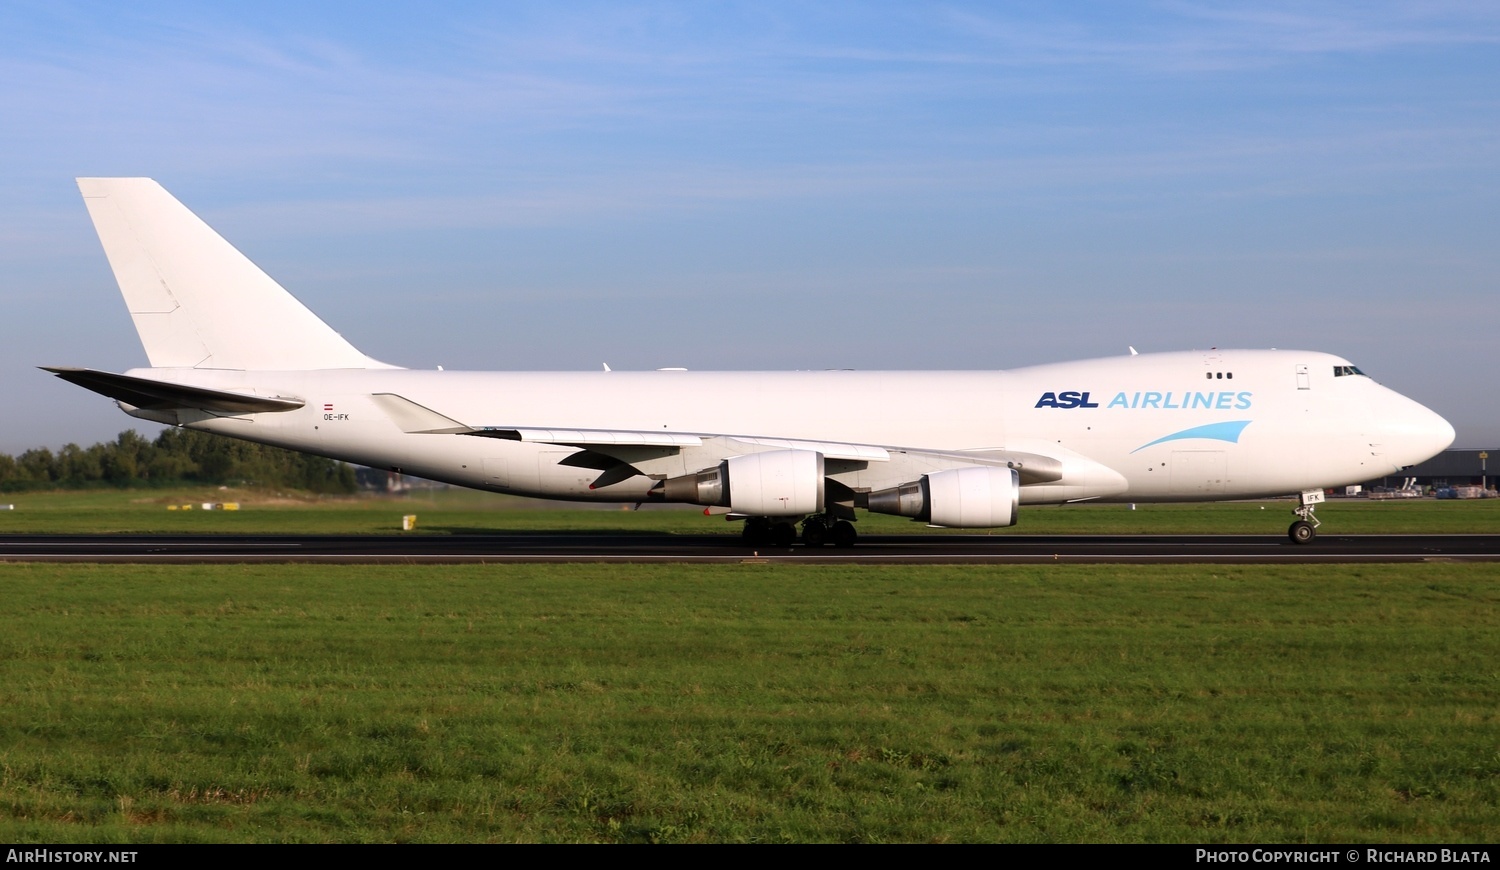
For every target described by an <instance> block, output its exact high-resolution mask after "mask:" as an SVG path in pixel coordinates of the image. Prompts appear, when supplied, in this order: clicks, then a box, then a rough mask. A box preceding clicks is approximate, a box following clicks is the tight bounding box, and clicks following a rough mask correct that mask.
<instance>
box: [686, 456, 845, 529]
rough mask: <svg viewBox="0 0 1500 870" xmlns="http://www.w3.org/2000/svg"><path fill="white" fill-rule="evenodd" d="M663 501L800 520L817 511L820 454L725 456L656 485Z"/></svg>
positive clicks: (819, 504)
mask: <svg viewBox="0 0 1500 870" xmlns="http://www.w3.org/2000/svg"><path fill="white" fill-rule="evenodd" d="M661 493H662V498H663V499H665V500H666V501H674V502H687V503H689V504H702V505H717V506H719V507H728V508H729V509H730V510H732V511H734V512H735V513H737V514H745V515H746V516H752V517H802V516H807V515H808V514H819V513H822V512H823V454H821V453H818V452H816V451H813V450H769V451H766V452H765V453H747V454H745V455H743V456H731V457H729V458H728V459H726V460H724V461H723V462H721V463H719V466H718V467H717V468H710V469H707V470H704V471H699V472H696V473H694V474H684V475H683V476H681V477H674V478H672V479H670V480H667V481H664V482H663V483H662V489H661Z"/></svg>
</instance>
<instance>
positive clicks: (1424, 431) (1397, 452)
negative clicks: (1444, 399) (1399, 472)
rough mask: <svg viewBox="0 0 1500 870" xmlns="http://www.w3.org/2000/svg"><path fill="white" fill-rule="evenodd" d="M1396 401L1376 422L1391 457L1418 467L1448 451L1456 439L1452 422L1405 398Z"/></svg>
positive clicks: (1396, 395) (1378, 416) (1403, 464)
mask: <svg viewBox="0 0 1500 870" xmlns="http://www.w3.org/2000/svg"><path fill="white" fill-rule="evenodd" d="M1395 398H1396V399H1397V400H1398V401H1396V402H1393V403H1391V406H1387V407H1386V408H1385V409H1384V410H1383V412H1382V413H1380V414H1378V415H1377V417H1376V420H1375V425H1376V428H1377V429H1378V430H1379V431H1380V437H1381V438H1382V440H1383V441H1384V442H1385V446H1386V449H1387V451H1388V452H1389V453H1390V455H1391V456H1392V458H1394V459H1396V460H1397V461H1398V463H1399V464H1400V465H1402V466H1407V465H1416V464H1417V463H1419V462H1425V461H1427V460H1428V459H1431V458H1432V457H1434V456H1436V455H1438V454H1439V453H1441V452H1443V451H1444V450H1446V449H1448V446H1449V445H1451V444H1452V443H1453V439H1454V438H1455V437H1456V433H1455V432H1454V431H1453V424H1452V423H1449V422H1448V421H1447V420H1445V419H1443V417H1442V416H1441V415H1440V414H1438V413H1437V412H1435V411H1433V410H1432V409H1430V408H1427V407H1426V406H1424V405H1420V404H1418V403H1416V402H1413V401H1412V400H1411V399H1408V398H1406V397H1405V396H1401V395H1399V394H1395Z"/></svg>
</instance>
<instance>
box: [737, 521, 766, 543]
mask: <svg viewBox="0 0 1500 870" xmlns="http://www.w3.org/2000/svg"><path fill="white" fill-rule="evenodd" d="M740 537H741V539H742V540H744V542H745V545H746V546H748V547H759V546H761V545H763V544H769V543H770V542H771V523H770V521H769V520H767V519H766V518H765V517H751V518H750V519H748V520H745V528H744V531H742V532H741V533H740Z"/></svg>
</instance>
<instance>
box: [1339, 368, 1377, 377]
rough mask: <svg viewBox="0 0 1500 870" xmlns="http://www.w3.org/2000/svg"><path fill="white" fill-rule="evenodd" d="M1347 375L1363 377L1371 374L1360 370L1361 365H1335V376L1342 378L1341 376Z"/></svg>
mask: <svg viewBox="0 0 1500 870" xmlns="http://www.w3.org/2000/svg"><path fill="white" fill-rule="evenodd" d="M1345 375H1359V376H1360V377H1362V378H1367V377H1369V375H1367V374H1365V373H1364V372H1362V371H1360V370H1359V366H1334V367H1333V376H1334V377H1336V378H1341V377H1343V376H1345Z"/></svg>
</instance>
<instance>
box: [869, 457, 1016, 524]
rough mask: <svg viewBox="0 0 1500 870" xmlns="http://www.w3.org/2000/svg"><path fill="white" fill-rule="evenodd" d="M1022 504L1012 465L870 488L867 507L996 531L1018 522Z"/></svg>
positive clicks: (941, 473)
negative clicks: (1017, 518) (883, 487)
mask: <svg viewBox="0 0 1500 870" xmlns="http://www.w3.org/2000/svg"><path fill="white" fill-rule="evenodd" d="M1020 503H1021V476H1020V475H1019V474H1017V473H1016V470H1015V469H1014V468H991V467H988V466H973V467H969V468H950V469H948V470H946V471H935V472H933V473H932V474H924V475H922V479H921V480H918V481H916V482H915V483H903V484H901V485H900V486H893V487H891V488H890V489H882V490H879V491H878V492H872V493H870V495H869V504H868V507H869V509H870V510H871V511H874V512H875V513H878V514H895V515H896V516H901V517H912V518H913V519H918V520H926V521H927V522H929V523H931V524H933V525H934V526H946V527H948V528H951V529H998V528H1003V527H1005V526H1013V525H1015V524H1016V513H1017V510H1018V509H1019V506H1020Z"/></svg>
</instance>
